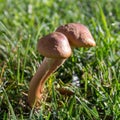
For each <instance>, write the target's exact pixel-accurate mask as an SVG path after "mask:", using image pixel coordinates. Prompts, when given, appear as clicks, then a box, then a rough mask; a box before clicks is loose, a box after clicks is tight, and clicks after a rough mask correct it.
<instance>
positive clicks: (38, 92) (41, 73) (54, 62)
mask: <svg viewBox="0 0 120 120" xmlns="http://www.w3.org/2000/svg"><path fill="white" fill-rule="evenodd" d="M65 60H66V59H59V58H58V59H54V58H46V57H45V58H44V60H43V62H42V64H41V65H40V67H39V68H38V70H37V71H36V73H35V75H34V76H33V78H32V80H31V81H30V89H29V93H28V102H29V104H30V106H31V107H32V106H33V105H34V104H36V103H37V101H39V100H40V99H41V96H42V91H43V88H44V83H45V82H46V80H47V78H48V77H49V76H50V75H51V73H53V72H54V71H55V70H57V69H58V68H59V67H60V65H62V64H63V63H64V61H65Z"/></svg>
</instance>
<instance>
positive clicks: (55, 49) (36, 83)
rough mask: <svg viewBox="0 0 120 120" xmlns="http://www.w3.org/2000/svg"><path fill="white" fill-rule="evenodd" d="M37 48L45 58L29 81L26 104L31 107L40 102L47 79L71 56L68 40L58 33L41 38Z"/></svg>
mask: <svg viewBox="0 0 120 120" xmlns="http://www.w3.org/2000/svg"><path fill="white" fill-rule="evenodd" d="M37 48H38V51H39V52H40V54H41V55H43V56H45V58H44V60H43V62H42V64H41V65H40V67H39V68H38V70H37V71H36V73H35V75H34V76H33V78H32V80H31V81H30V88H29V93H28V102H29V105H30V106H31V107H33V106H34V105H35V106H36V105H37V103H39V101H40V100H41V98H42V92H43V89H44V83H45V82H46V80H47V78H48V77H49V76H50V75H51V73H53V72H54V71H55V70H57V69H58V68H59V67H60V66H61V65H62V64H63V63H64V62H65V60H66V59H67V58H68V57H70V55H71V54H72V50H71V47H70V45H69V42H68V39H67V38H66V36H65V35H64V34H62V33H60V32H53V33H51V34H49V35H47V36H45V37H43V38H41V39H40V40H39V41H38V45H37Z"/></svg>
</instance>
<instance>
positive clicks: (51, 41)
mask: <svg viewBox="0 0 120 120" xmlns="http://www.w3.org/2000/svg"><path fill="white" fill-rule="evenodd" d="M37 48H38V51H39V52H40V53H41V54H42V55H43V56H45V57H48V58H68V57H70V55H71V54H72V50H71V47H70V45H69V42H68V39H67V38H66V36H65V35H64V34H62V33H60V32H53V33H51V34H49V35H47V36H45V37H42V38H41V39H40V40H39V41H38V46H37Z"/></svg>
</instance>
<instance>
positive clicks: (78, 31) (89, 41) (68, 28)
mask: <svg viewBox="0 0 120 120" xmlns="http://www.w3.org/2000/svg"><path fill="white" fill-rule="evenodd" d="M56 31H57V32H61V33H63V34H64V35H65V36H66V37H67V38H68V40H69V43H70V45H71V47H72V48H75V47H92V46H96V44H95V41H94V39H93V37H92V35H91V33H90V31H89V29H88V28H87V27H86V26H85V25H83V24H80V23H69V24H66V25H62V26H60V27H58V28H57V29H56Z"/></svg>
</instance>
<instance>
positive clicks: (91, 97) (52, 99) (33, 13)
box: [0, 0, 120, 120]
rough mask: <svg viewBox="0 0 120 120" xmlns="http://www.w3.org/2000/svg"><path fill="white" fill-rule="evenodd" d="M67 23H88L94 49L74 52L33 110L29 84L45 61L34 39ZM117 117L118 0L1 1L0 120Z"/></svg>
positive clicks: (119, 86) (119, 66)
mask: <svg viewBox="0 0 120 120" xmlns="http://www.w3.org/2000/svg"><path fill="white" fill-rule="evenodd" d="M71 22H77V23H81V24H84V25H86V26H87V27H88V28H89V30H90V31H91V33H92V35H93V37H94V39H95V41H96V47H92V48H77V49H74V51H73V54H72V56H71V57H70V58H68V60H67V61H66V62H65V63H64V64H63V65H62V66H61V67H60V68H59V69H58V70H57V71H56V72H55V73H54V74H53V75H51V76H50V78H49V80H48V81H47V82H46V84H45V98H46V100H43V101H42V104H41V106H40V108H39V109H31V108H30V107H29V105H28V103H27V94H28V90H29V83H30V80H31V78H32V76H33V75H34V74H35V72H36V70H37V68H38V66H39V64H40V63H41V62H42V60H43V56H42V55H40V54H39V53H38V51H37V48H36V46H37V42H38V39H39V38H41V37H42V36H44V35H47V34H49V33H51V32H53V31H55V30H56V28H57V27H58V26H60V25H63V24H66V23H71ZM74 77H76V78H77V81H78V82H79V86H77V85H73V84H71V83H72V81H73V79H74ZM57 86H61V87H68V88H69V89H70V90H72V91H73V92H74V94H73V95H71V96H64V95H61V94H60V93H59V92H58V91H56V87H57ZM119 119H120V0H98V1H97V0H64V1H62V0H0V120H119Z"/></svg>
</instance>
